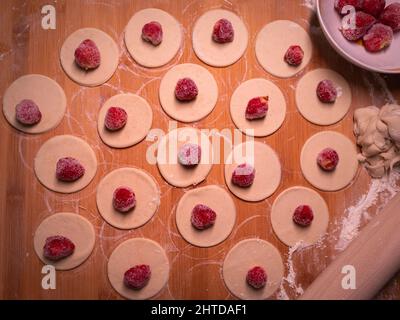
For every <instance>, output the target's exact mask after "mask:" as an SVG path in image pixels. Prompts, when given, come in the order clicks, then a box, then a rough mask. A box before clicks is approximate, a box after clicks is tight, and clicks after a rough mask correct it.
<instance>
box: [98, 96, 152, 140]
mask: <svg viewBox="0 0 400 320" xmlns="http://www.w3.org/2000/svg"><path fill="white" fill-rule="evenodd" d="M110 107H120V108H123V109H124V110H125V111H126V113H127V114H128V120H127V122H126V125H125V126H124V127H123V128H122V129H121V130H116V131H110V130H108V129H107V128H106V127H105V125H104V121H105V117H106V114H107V111H108V109H109V108H110ZM152 122H153V111H152V110H151V107H150V105H149V104H148V103H147V101H146V100H144V99H143V98H142V97H140V96H138V95H136V94H131V93H127V94H118V95H115V96H113V97H111V98H110V99H108V100H107V101H106V102H105V103H104V104H103V106H102V107H101V109H100V112H99V116H98V122H97V130H98V131H99V135H100V138H101V140H103V142H104V143H105V144H107V145H109V146H110V147H114V148H126V147H130V146H133V145H135V144H136V143H138V142H140V141H142V140H143V139H144V138H145V137H146V135H147V133H148V132H149V130H150V128H151V124H152Z"/></svg>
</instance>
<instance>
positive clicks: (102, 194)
mask: <svg viewBox="0 0 400 320" xmlns="http://www.w3.org/2000/svg"><path fill="white" fill-rule="evenodd" d="M121 186H128V187H130V188H131V189H132V190H133V192H134V193H135V196H136V206H135V208H133V209H132V210H131V211H129V212H126V213H120V212H118V211H117V210H115V209H114V206H113V204H112V199H113V193H114V191H115V189H117V188H118V187H121ZM96 202H97V208H98V210H99V212H100V214H101V216H102V217H103V218H104V220H106V221H107V222H108V223H109V224H111V225H112V226H114V227H116V228H119V229H134V228H138V227H140V226H142V225H144V224H145V223H146V222H148V221H149V220H150V219H151V218H152V217H153V215H154V214H155V213H156V211H157V209H158V206H159V204H160V189H159V187H158V184H157V182H156V181H155V179H154V178H153V177H152V176H151V175H150V174H148V173H147V172H145V171H143V170H140V169H136V168H120V169H117V170H114V171H112V172H110V173H109V174H107V175H106V176H105V177H104V178H103V179H102V180H101V181H100V183H99V185H98V187H97V193H96Z"/></svg>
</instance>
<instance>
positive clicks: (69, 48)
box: [60, 28, 119, 87]
mask: <svg viewBox="0 0 400 320" xmlns="http://www.w3.org/2000/svg"><path fill="white" fill-rule="evenodd" d="M86 39H91V40H93V41H94V42H95V43H96V46H97V48H99V51H100V58H101V63H100V65H99V67H98V68H96V69H93V70H89V71H85V70H84V69H82V68H80V67H79V66H78V65H77V64H76V63H75V55H74V53H75V49H76V48H77V47H78V46H79V45H80V43H81V42H82V41H84V40H86ZM60 60H61V66H62V67H63V69H64V71H65V73H66V74H67V75H68V76H69V77H70V78H71V79H72V80H74V81H75V82H77V83H79V84H81V85H83V86H89V87H94V86H98V85H101V84H103V83H104V82H107V80H108V79H110V78H111V77H112V75H113V74H114V72H115V70H116V69H117V67H118V60H119V50H118V46H117V44H116V43H115V41H114V40H113V38H111V37H110V36H109V35H108V34H107V33H105V32H103V31H101V30H99V29H95V28H83V29H79V30H76V31H75V32H73V33H72V34H70V35H69V36H68V38H67V39H66V40H65V42H64V44H63V45H62V47H61V51H60Z"/></svg>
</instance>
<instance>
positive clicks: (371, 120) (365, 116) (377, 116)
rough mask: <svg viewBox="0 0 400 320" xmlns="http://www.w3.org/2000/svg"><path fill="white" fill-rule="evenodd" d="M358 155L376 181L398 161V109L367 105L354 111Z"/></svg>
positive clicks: (399, 123)
mask: <svg viewBox="0 0 400 320" xmlns="http://www.w3.org/2000/svg"><path fill="white" fill-rule="evenodd" d="M354 134H355V136H356V138H357V144H358V145H359V146H360V148H361V153H360V154H359V156H358V159H359V161H360V162H362V163H364V166H365V168H366V169H367V170H368V173H369V174H370V175H371V176H372V177H373V178H380V177H382V176H384V175H385V174H386V173H388V172H389V171H390V170H391V169H393V167H394V166H396V164H397V163H398V162H400V106H399V105H396V104H386V105H384V106H383V107H382V108H381V109H379V108H377V107H375V106H370V107H365V108H360V109H357V110H356V111H355V112H354Z"/></svg>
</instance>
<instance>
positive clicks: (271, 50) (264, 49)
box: [255, 20, 312, 78]
mask: <svg viewBox="0 0 400 320" xmlns="http://www.w3.org/2000/svg"><path fill="white" fill-rule="evenodd" d="M291 45H299V46H301V48H302V49H303V51H304V58H303V61H302V63H301V64H300V65H299V66H297V67H294V66H290V65H289V64H287V63H286V61H285V60H284V57H285V53H286V51H287V49H289V47H290V46H291ZM255 50H256V57H257V60H258V62H259V63H260V64H261V66H262V67H263V68H264V70H265V71H267V72H269V73H271V74H272V75H274V76H276V77H280V78H289V77H292V76H294V75H295V74H296V73H298V72H300V71H301V70H303V69H304V68H305V67H306V66H307V64H308V63H309V62H310V60H311V56H312V41H311V39H310V36H309V35H308V33H307V32H306V31H305V30H304V29H303V28H302V27H301V26H299V25H298V24H297V23H294V22H293V21H289V20H277V21H273V22H271V23H268V24H267V25H265V26H264V27H263V28H262V29H261V31H260V32H259V33H258V35H257V38H256V48H255Z"/></svg>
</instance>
